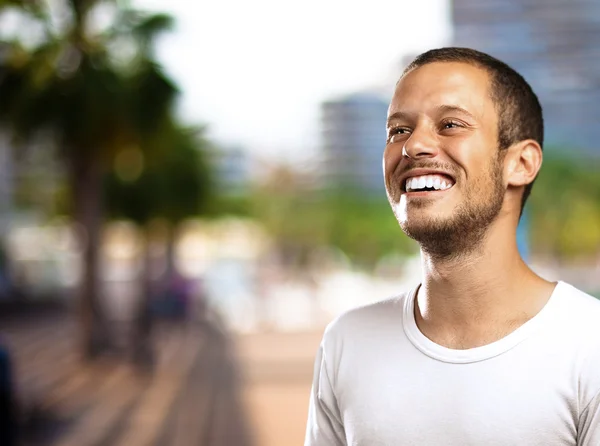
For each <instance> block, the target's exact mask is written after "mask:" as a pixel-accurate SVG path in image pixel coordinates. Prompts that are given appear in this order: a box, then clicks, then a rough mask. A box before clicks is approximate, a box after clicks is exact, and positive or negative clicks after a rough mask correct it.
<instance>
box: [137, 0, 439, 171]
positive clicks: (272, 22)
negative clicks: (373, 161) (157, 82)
mask: <svg viewBox="0 0 600 446" xmlns="http://www.w3.org/2000/svg"><path fill="white" fill-rule="evenodd" d="M135 4H137V5H138V6H140V7H142V8H146V9H152V10H162V11H164V12H168V13H170V14H172V15H174V17H175V18H176V21H177V28H176V30H175V32H173V33H171V34H170V35H168V36H166V37H165V38H164V39H163V40H162V41H161V42H160V45H159V54H158V56H159V59H160V60H161V61H162V62H163V63H164V65H165V67H166V68H167V70H168V71H169V73H170V74H171V75H172V76H173V77H174V78H175V79H176V80H177V81H178V82H179V84H180V86H181V87H182V90H183V97H182V102H181V110H182V113H183V116H184V118H185V119H186V121H190V122H194V123H198V122H202V123H206V124H208V126H209V129H210V131H209V135H210V136H211V137H212V138H214V139H215V140H217V141H218V142H221V143H225V144H235V145H240V146H243V147H244V148H246V149H248V150H250V151H251V152H252V153H256V154H259V155H262V156H277V157H279V158H281V159H287V160H294V159H302V158H305V157H306V155H307V154H311V153H315V149H316V148H317V146H318V141H319V139H318V132H319V122H318V118H319V103H320V102H321V101H323V100H326V99H328V98H331V97H335V96H338V95H342V94H346V93H351V92H353V91H356V90H360V89H364V88H369V87H377V86H379V87H385V86H388V89H389V88H391V87H389V86H390V85H393V83H394V82H395V79H396V77H397V76H398V74H399V70H400V67H401V61H402V58H403V56H404V55H406V54H415V53H417V52H420V51H423V50H425V49H428V48H431V47H436V46H442V45H444V44H447V43H448V41H449V39H450V32H451V30H450V23H449V5H448V0H421V1H410V2H409V1H406V0H371V1H369V2H350V1H341V0H301V1H294V2H291V1H282V0H254V1H252V2H249V1H247V0H218V1H217V0H213V1H206V2H205V1H194V0H170V1H169V2H167V1H165V0H137V1H135ZM382 125H383V123H382Z"/></svg>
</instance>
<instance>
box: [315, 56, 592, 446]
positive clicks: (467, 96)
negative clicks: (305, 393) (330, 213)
mask: <svg viewBox="0 0 600 446" xmlns="http://www.w3.org/2000/svg"><path fill="white" fill-rule="evenodd" d="M387 135H388V137H387V145H386V148H385V152H384V157H383V166H384V177H385V185H386V190H387V195H388V199H389V202H390V204H391V206H392V209H393V211H394V214H395V215H396V218H397V219H398V222H399V223H400V226H401V228H402V229H403V231H404V232H405V233H406V234H408V235H409V236H410V237H412V238H413V239H415V240H416V241H417V242H418V243H419V245H420V247H421V258H422V267H423V275H422V281H421V284H420V285H419V286H418V287H417V288H416V289H414V290H411V291H410V292H408V293H405V294H402V295H400V296H398V297H395V298H393V299H389V300H386V301H383V302H379V303H376V304H373V305H368V306H365V307H362V308H359V309H356V310H352V311H350V312H348V313H346V314H344V315H342V316H341V317H339V318H338V319H337V320H336V321H334V322H333V323H332V324H330V326H329V327H328V328H327V330H326V332H325V335H324V337H323V342H322V344H321V347H320V349H319V352H318V354H317V360H316V364H315V376H314V382H313V392H312V395H311V402H310V410H309V419H308V426H307V433H306V442H305V445H306V446H337V445H348V446H350V445H352V446H376V445H381V446H403V445H419V446H436V445H444V446H465V445H473V446H475V445H477V446H482V445H486V446H500V445H502V446H515V445H524V446H534V445H540V446H542V445H543V446H554V445H556V446H558V445H560V446H567V445H569V446H571V445H572V446H575V445H577V446H592V445H593V446H597V445H600V302H599V301H597V300H596V299H594V298H593V297H591V296H589V295H587V294H584V293H583V292H581V291H579V290H577V289H575V288H574V287H572V286H571V285H568V284H567V283H564V282H558V283H551V282H548V281H546V280H544V279H542V278H541V277H539V276H537V275H536V274H535V273H534V272H533V271H531V269H529V268H528V267H527V265H526V264H525V263H524V262H523V260H522V259H521V257H520V256H519V252H518V250H517V243H516V229H517V223H518V221H519V217H520V215H521V212H522V209H523V204H524V202H525V200H526V199H527V196H528V195H529V192H530V190H531V186H532V184H533V181H534V179H535V177H536V175H537V173H538V171H539V169H540V166H541V164H542V144H543V121H542V110H541V107H540V104H539V102H538V99H537V97H536V95H535V94H534V93H533V91H532V90H531V87H530V86H529V85H528V84H527V83H526V82H525V80H524V79H523V78H522V77H521V76H520V75H519V74H518V73H516V72H515V71H514V70H512V69H511V68H510V67H508V66H507V65H506V64H504V63H502V62H500V61H498V60H497V59H494V58H492V57H490V56H488V55H486V54H483V53H480V52H477V51H474V50H470V49H464V48H442V49H437V50H432V51H429V52H426V53H424V54H422V55H420V56H419V57H417V58H416V59H415V60H414V61H413V62H412V64H411V65H410V66H409V67H408V68H407V69H406V71H405V72H404V74H403V75H402V77H401V79H400V80H399V81H398V84H397V86H396V91H395V93H394V96H393V99H392V102H391V104H390V107H389V113H388V122H387Z"/></svg>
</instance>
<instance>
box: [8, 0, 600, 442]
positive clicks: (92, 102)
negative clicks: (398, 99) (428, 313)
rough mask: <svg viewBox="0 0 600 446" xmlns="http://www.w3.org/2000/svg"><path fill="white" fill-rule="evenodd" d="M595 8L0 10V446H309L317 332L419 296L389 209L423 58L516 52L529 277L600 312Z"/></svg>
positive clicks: (379, 4) (166, 5) (409, 254)
mask: <svg viewBox="0 0 600 446" xmlns="http://www.w3.org/2000/svg"><path fill="white" fill-rule="evenodd" d="M598 42H600V3H598V2H596V1H593V0H570V1H567V0H554V1H551V2H549V1H542V0H487V1H485V2H483V1H476V0H453V1H450V0H424V1H421V2H398V1H392V0H374V1H371V2H369V4H368V6H367V4H366V3H365V4H362V5H359V4H357V5H350V4H349V3H348V2H342V1H338V0H327V1H323V0H321V1H317V0H306V1H304V2H296V3H293V2H275V1H274V0H257V1H255V2H250V3H248V2H243V1H239V0H224V1H221V2H191V1H184V0H171V1H170V2H167V1H158V0H138V1H125V0H123V1H117V0H106V1H100V0H23V1H17V0H0V444H2V445H7V446H9V445H16V444H19V445H21V444H22V445H73V446H85V445H128V446H130V445H133V446H135V445H184V446H185V445H200V444H202V445H207V446H213V445H246V444H248V445H257V446H281V445H293V444H302V442H303V437H304V428H305V423H306V415H307V408H308V398H309V392H310V385H311V378H312V365H313V358H314V355H315V353H316V349H317V347H318V344H319V341H320V338H321V335H322V332H323V329H324V327H325V325H326V324H327V323H328V322H329V321H331V320H332V319H333V318H334V317H335V316H336V315H338V314H340V313H341V312H343V311H345V310H346V309H349V308H351V307H354V306H357V305H361V304H365V303H369V302H372V301H375V300H380V299H383V298H386V297H388V296H390V295H394V294H398V293H400V292H402V291H404V290H406V289H407V288H409V287H412V286H414V285H415V284H417V283H418V281H419V275H420V271H419V259H418V250H417V247H416V245H415V243H414V242H412V241H411V240H410V239H408V238H407V237H406V236H404V234H403V233H402V232H401V231H400V229H399V228H398V226H397V223H396V221H395V219H394V217H393V215H392V212H391V210H390V209H389V206H388V203H387V201H386V198H385V191H384V187H383V178H382V172H381V157H382V151H383V147H384V144H385V117H386V111H387V105H388V102H389V99H390V97H391V94H392V91H393V87H394V84H395V82H396V80H397V78H398V77H399V75H400V73H401V72H402V69H403V68H404V67H405V66H406V65H407V64H408V63H409V62H410V61H411V59H412V58H413V57H414V56H416V55H417V54H418V53H419V52H422V51H425V50H427V49H429V48H433V47H440V46H447V45H457V46H469V47H474V48H477V49H480V50H483V51H485V52H488V53H490V54H492V55H494V56H497V57H499V58H500V59H502V60H504V61H506V62H507V63H509V64H510V65H512V66H513V67H514V68H515V69H517V70H518V71H519V72H520V73H522V74H523V75H524V76H525V78H526V79H527V80H528V81H529V82H530V83H531V84H532V86H533V88H534V90H535V91H536V92H537V93H538V95H539V97H540V99H541V102H542V105H543V107H544V112H545V121H546V144H545V161H544V167H543V169H542V173H541V175H540V176H539V178H538V180H537V183H536V186H535V187H534V189H533V193H532V196H531V198H530V200H529V203H528V205H527V208H526V212H525V215H524V218H523V220H522V222H521V225H520V228H519V236H518V237H519V246H520V249H521V252H522V253H523V255H524V257H525V258H526V259H527V261H528V262H529V263H530V264H531V265H532V266H533V267H534V269H535V270H536V271H538V272H539V273H540V274H542V275H543V276H544V277H546V278H548V279H550V280H556V279H558V278H560V279H562V280H565V281H568V282H570V283H572V284H573V285H576V286H578V287H580V288H581V289H583V290H585V291H587V292H588V293H591V294H593V295H595V296H597V297H598V296H600V174H599V173H598V172H599V171H600V170H599V168H600V143H599V140H600V131H599V130H598V129H599V128H600V127H599V125H598V124H599V123H598V116H600V47H598Z"/></svg>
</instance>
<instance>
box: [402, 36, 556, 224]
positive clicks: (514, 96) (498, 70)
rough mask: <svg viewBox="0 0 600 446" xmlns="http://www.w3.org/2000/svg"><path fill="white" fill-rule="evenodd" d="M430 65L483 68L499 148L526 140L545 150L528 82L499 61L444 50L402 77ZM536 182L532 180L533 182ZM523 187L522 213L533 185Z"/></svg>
mask: <svg viewBox="0 0 600 446" xmlns="http://www.w3.org/2000/svg"><path fill="white" fill-rule="evenodd" d="M433 62H462V63H467V64H470V65H474V66H476V67H479V68H482V69H484V70H485V71H487V72H488V74H489V75H490V84H491V85H490V87H491V96H492V100H493V101H494V104H495V106H496V110H497V112H498V146H499V148H500V150H505V149H507V148H508V147H510V146H511V145H513V144H514V143H517V142H519V141H523V140H526V139H533V140H535V141H537V142H538V143H539V145H540V147H542V149H543V147H544V118H543V115H542V106H541V105H540V101H539V100H538V97H537V96H536V94H535V93H534V92H533V89H532V88H531V86H530V85H529V84H528V83H527V81H526V80H525V79H524V78H523V76H521V75H520V74H519V73H517V72H516V71H515V70H514V69H513V68H511V67H510V66H508V65H507V64H506V63H504V62H502V61H501V60H498V59H496V58H495V57H492V56H490V55H489V54H486V53H482V52H481V51H477V50H474V49H470V48H457V47H446V48H438V49H433V50H430V51H427V52H425V53H423V54H421V55H419V56H417V57H416V58H415V59H414V60H413V61H412V62H411V63H410V65H408V67H406V69H405V70H404V73H402V77H404V75H406V74H407V73H409V72H410V71H412V70H415V69H417V68H419V67H422V66H423V65H427V64H430V63H433ZM534 181H535V178H534ZM534 181H532V182H531V183H529V184H528V185H527V186H525V190H524V191H523V197H522V199H521V213H522V212H523V208H524V207H525V202H526V201H527V198H528V197H529V194H531V189H532V187H533V183H534Z"/></svg>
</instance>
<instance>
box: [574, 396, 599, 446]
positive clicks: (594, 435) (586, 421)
mask: <svg viewBox="0 0 600 446" xmlns="http://www.w3.org/2000/svg"><path fill="white" fill-rule="evenodd" d="M598 445H600V392H599V393H597V394H596V396H595V397H594V398H592V401H591V402H590V403H589V404H588V405H587V406H586V407H585V409H584V410H583V412H582V413H581V416H580V417H579V426H578V429H577V446H598Z"/></svg>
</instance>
